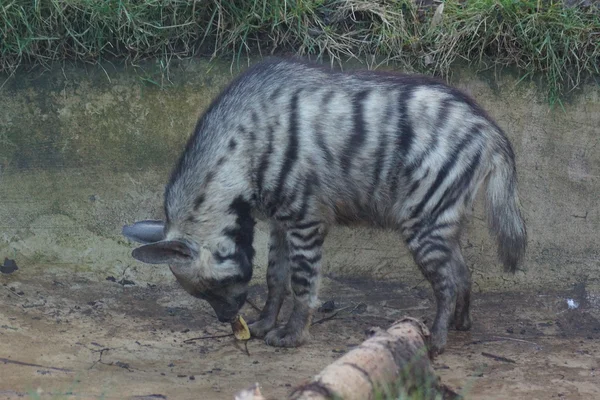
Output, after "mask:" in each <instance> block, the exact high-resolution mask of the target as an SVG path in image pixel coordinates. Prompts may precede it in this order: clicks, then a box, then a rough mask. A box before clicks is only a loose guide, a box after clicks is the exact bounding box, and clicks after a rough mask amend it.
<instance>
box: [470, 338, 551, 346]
mask: <svg viewBox="0 0 600 400" xmlns="http://www.w3.org/2000/svg"><path fill="white" fill-rule="evenodd" d="M502 341H510V342H519V343H527V344H532V345H534V346H538V347H539V346H540V345H539V344H537V343H536V342H532V341H529V340H524V339H517V338H510V337H504V336H492V337H491V338H490V339H480V340H473V341H472V342H469V343H467V344H465V346H467V345H470V344H482V343H490V342H502Z"/></svg>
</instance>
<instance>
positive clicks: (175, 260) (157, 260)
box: [131, 240, 196, 264]
mask: <svg viewBox="0 0 600 400" xmlns="http://www.w3.org/2000/svg"><path fill="white" fill-rule="evenodd" d="M131 256H132V257H133V258H135V259H136V260H138V261H141V262H143V263H146V264H188V263H190V262H192V260H193V259H194V258H195V257H196V252H195V251H194V250H192V249H191V248H190V247H189V246H188V245H187V244H185V243H183V242H180V241H178V240H165V241H161V242H156V243H151V244H147V245H145V246H141V247H138V248H137V249H135V250H133V252H132V253H131Z"/></svg>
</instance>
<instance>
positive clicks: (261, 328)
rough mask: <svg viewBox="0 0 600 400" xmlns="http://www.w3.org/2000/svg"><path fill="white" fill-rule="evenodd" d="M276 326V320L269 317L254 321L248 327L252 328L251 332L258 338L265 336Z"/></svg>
mask: <svg viewBox="0 0 600 400" xmlns="http://www.w3.org/2000/svg"><path fill="white" fill-rule="evenodd" d="M274 327H275V322H274V321H270V320H267V319H259V320H258V321H254V322H252V323H250V324H248V329H250V334H251V335H252V336H254V337H257V338H263V337H265V335H266V334H267V333H269V332H270V331H271V330H273V328H274Z"/></svg>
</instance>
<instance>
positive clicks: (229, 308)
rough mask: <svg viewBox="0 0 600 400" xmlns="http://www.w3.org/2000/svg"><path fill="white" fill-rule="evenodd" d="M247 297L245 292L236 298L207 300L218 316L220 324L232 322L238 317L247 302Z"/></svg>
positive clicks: (208, 297)
mask: <svg viewBox="0 0 600 400" xmlns="http://www.w3.org/2000/svg"><path fill="white" fill-rule="evenodd" d="M246 296H247V292H243V293H241V294H239V295H237V296H235V297H234V298H219V297H213V296H206V300H207V301H208V304H210V306H211V307H212V308H213V310H214V311H215V314H217V319H218V320H219V322H230V321H231V320H233V319H234V318H235V317H236V316H237V315H238V313H239V311H240V309H241V308H242V306H243V305H244V303H245V302H246Z"/></svg>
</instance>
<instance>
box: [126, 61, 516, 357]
mask: <svg viewBox="0 0 600 400" xmlns="http://www.w3.org/2000/svg"><path fill="white" fill-rule="evenodd" d="M482 185H484V186H485V200H486V201H485V202H486V213H487V215H488V222H489V228H490V232H491V233H492V235H493V236H494V237H495V238H496V241H497V245H498V254H499V256H500V259H501V261H502V262H503V264H504V265H505V267H506V268H507V269H508V270H511V271H514V270H515V268H516V267H517V265H518V264H519V263H520V262H521V260H522V258H523V255H524V253H525V248H526V242H527V233H526V229H525V223H524V221H523V218H522V216H521V212H520V210H519V200H518V194H517V177H516V170H515V160H514V154H513V149H512V147H511V144H510V142H509V141H508V139H507V137H506V135H505V134H504V133H503V131H502V130H501V129H500V127H499V126H498V125H497V124H496V123H495V122H494V121H493V120H492V119H491V118H490V117H489V116H488V115H487V114H486V113H485V111H484V110H483V109H482V108H481V107H479V106H478V105H477V104H476V103H475V102H474V101H473V100H472V99H471V98H470V97H469V96H467V95H465V94H464V93H462V92H461V91H459V90H457V89H455V88H452V87H450V86H448V85H446V84H444V83H443V82H441V81H438V80H435V79H432V78H429V77H423V76H413V75H402V74H394V73H381V72H372V71H358V72H356V71H355V72H340V71H333V70H330V69H327V68H324V67H321V66H316V65H313V64H309V63H305V62H303V61H299V60H287V59H272V60H269V61H266V62H262V63H259V64H257V65H255V66H254V67H251V68H249V69H248V70H247V71H246V72H244V73H242V74H241V75H239V76H238V77H237V78H236V79H235V80H234V81H233V82H232V83H231V84H230V85H229V86H228V87H227V88H226V89H225V90H224V91H223V92H222V93H221V94H220V95H219V96H218V97H217V98H216V99H215V100H214V101H213V103H212V104H211V105H210V107H209V108H208V109H207V111H205V112H204V114H203V115H202V116H201V118H200V119H199V121H198V123H197V125H196V127H195V129H194V133H193V135H192V136H191V137H190V139H189V141H188V143H187V145H186V147H185V150H184V151H183V154H182V155H181V157H180V159H179V162H178V163H177V165H176V167H175V169H174V170H173V173H172V175H171V178H170V180H169V183H168V185H167V188H166V191H165V203H164V204H165V216H166V220H165V222H164V226H163V231H164V233H163V236H162V237H161V240H160V241H158V242H155V243H150V244H146V245H145V246H142V247H140V248H138V249H136V250H134V257H136V258H137V259H139V260H141V261H145V262H149V263H166V264H169V265H170V268H171V270H172V272H173V273H174V275H175V277H176V278H177V280H178V281H179V282H180V283H181V285H182V286H183V287H184V288H185V289H186V290H187V291H188V292H189V293H191V294H192V295H194V296H197V297H200V298H203V299H206V300H207V301H208V302H209V303H210V304H211V305H212V307H213V308H214V310H215V312H216V314H217V316H218V317H219V320H221V321H228V320H230V319H231V318H233V317H234V316H235V315H236V314H237V312H238V311H239V309H240V307H241V306H242V305H243V304H244V301H245V298H246V291H247V284H248V282H249V281H250V279H251V277H252V259H253V256H254V249H253V247H252V241H253V229H254V217H253V216H254V215H257V216H259V217H260V218H264V219H266V220H268V222H269V227H270V240H269V256H268V267H267V285H268V290H269V293H268V299H267V302H266V304H265V307H264V309H263V311H262V313H261V315H260V317H259V319H258V320H257V321H256V322H254V323H253V324H251V326H250V328H251V332H252V333H253V334H254V335H255V336H259V337H263V336H264V337H265V340H266V342H267V343H269V344H271V345H275V346H297V345H299V344H301V343H303V342H304V340H305V339H306V338H307V336H308V326H309V325H310V319H311V316H312V312H313V310H314V309H315V307H316V304H317V292H318V286H319V275H320V269H321V263H322V247H323V243H324V241H325V238H326V236H327V232H328V229H329V227H331V226H333V225H336V224H346V225H356V224H366V225H371V226H375V227H381V228H386V229H390V230H393V231H395V232H397V233H398V234H399V236H400V237H401V238H402V239H403V240H404V242H405V243H406V245H407V246H408V248H409V249H410V251H411V253H412V255H413V257H414V260H415V262H416V264H417V266H418V267H419V268H420V270H421V271H422V273H423V274H424V276H425V277H426V278H427V279H428V280H429V282H430V283H431V285H432V287H433V290H434V293H435V297H436V300H437V314H436V318H435V320H434V323H433V328H432V333H433V340H432V350H433V351H434V352H438V353H439V352H441V351H443V349H444V347H445V344H446V338H447V330H448V327H449V325H450V324H451V323H453V324H454V327H455V328H457V329H469V328H470V326H471V317H470V313H469V305H470V291H471V279H470V273H469V270H468V268H467V266H466V265H465V262H464V259H463V256H462V253H461V250H460V245H459V236H460V232H461V225H462V223H463V221H464V219H465V217H466V216H467V215H468V214H469V211H470V209H471V207H472V203H473V201H474V198H475V195H476V193H477V191H478V189H479V187H480V186H482ZM290 292H291V294H292V295H293V297H294V308H293V311H292V314H291V315H290V317H289V320H288V322H287V323H286V324H285V325H283V326H280V327H277V326H276V321H277V316H278V314H279V311H280V308H281V305H282V302H283V300H284V297H285V296H286V295H287V294H288V293H290Z"/></svg>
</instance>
